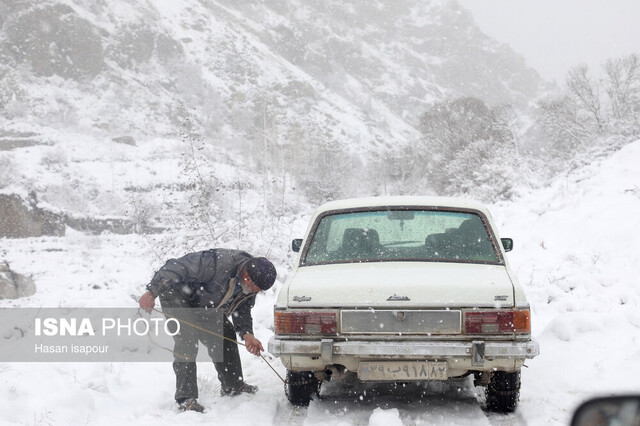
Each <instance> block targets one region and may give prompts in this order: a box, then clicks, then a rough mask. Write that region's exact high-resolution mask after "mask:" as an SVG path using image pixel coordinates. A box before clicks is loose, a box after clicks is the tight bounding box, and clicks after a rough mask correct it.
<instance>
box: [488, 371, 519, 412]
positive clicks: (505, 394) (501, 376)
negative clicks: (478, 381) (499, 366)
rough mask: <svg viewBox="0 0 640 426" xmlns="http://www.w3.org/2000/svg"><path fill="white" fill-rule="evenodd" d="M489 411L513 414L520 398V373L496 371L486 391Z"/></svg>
mask: <svg viewBox="0 0 640 426" xmlns="http://www.w3.org/2000/svg"><path fill="white" fill-rule="evenodd" d="M486 396H487V409H488V410H489V411H495V412H498V413H512V412H514V411H515V410H516V406H517V405H518V398H519V396H520V371H514V372H507V371H494V372H493V374H492V375H491V379H490V380H489V384H488V385H487V389H486Z"/></svg>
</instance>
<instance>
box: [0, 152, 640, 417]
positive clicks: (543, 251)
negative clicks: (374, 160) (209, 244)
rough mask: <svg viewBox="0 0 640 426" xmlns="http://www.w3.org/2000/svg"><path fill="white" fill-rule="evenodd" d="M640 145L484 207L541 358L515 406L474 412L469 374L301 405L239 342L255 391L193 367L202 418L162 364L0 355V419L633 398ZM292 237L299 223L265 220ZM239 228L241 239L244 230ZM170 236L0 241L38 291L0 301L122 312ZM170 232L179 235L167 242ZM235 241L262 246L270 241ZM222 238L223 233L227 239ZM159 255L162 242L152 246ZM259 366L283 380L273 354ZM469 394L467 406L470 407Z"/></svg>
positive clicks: (266, 317) (430, 408)
mask: <svg viewBox="0 0 640 426" xmlns="http://www.w3.org/2000/svg"><path fill="white" fill-rule="evenodd" d="M638 164H640V141H637V142H635V143H633V144H630V145H628V146H626V147H625V148H623V149H622V150H621V151H619V152H618V153H616V154H615V155H613V156H612V157H610V158H608V159H606V160H602V161H601V162H599V163H597V164H592V165H591V166H589V167H587V168H584V169H580V170H578V171H576V172H574V173H573V174H570V175H567V176H564V177H562V178H559V179H557V180H556V181H554V182H553V184H552V185H549V186H548V187H545V188H543V189H537V190H531V191H529V192H528V193H526V194H524V195H522V196H521V197H520V198H519V199H518V200H517V201H515V202H504V203H500V204H497V205H494V206H491V211H492V213H493V215H494V217H495V218H496V220H497V222H498V226H499V230H500V232H501V235H502V236H503V237H507V236H508V237H512V238H514V240H515V249H514V251H513V252H511V253H509V255H508V257H509V261H510V262H511V266H512V267H513V268H514V269H515V271H516V272H517V274H518V276H519V278H520V280H521V282H522V284H523V285H524V287H525V290H526V292H527V295H528V298H529V301H530V303H531V306H532V311H533V334H534V336H535V338H536V339H538V341H539V342H540V346H541V354H540V356H539V357H537V358H535V359H533V360H530V361H529V362H528V363H527V364H528V368H526V369H524V370H523V376H522V391H521V397H520V405H519V408H518V411H517V412H516V413H515V414H514V415H510V416H498V415H493V414H491V415H487V414H486V413H485V412H484V411H483V410H482V397H481V396H480V393H481V391H482V388H474V387H473V386H472V384H471V383H470V381H469V380H462V381H459V382H452V383H432V384H429V385H426V386H415V387H408V388H404V389H400V390H398V389H388V388H385V387H367V388H364V389H362V388H359V389H356V390H357V391H358V392H356V393H355V394H351V393H349V392H347V391H346V389H342V388H339V387H336V386H335V385H334V386H329V387H327V389H326V390H325V391H324V392H325V398H324V399H322V400H314V401H312V402H311V404H310V406H309V408H306V409H296V410H294V409H292V408H291V407H290V406H289V404H288V402H287V400H286V398H285V395H284V392H283V385H282V382H281V381H280V379H279V378H278V377H277V376H276V375H275V374H274V373H273V372H272V371H271V370H270V369H269V368H268V366H267V365H266V364H265V363H264V361H262V360H261V359H260V358H257V357H254V356H252V355H250V354H249V353H248V352H246V351H244V350H242V351H241V354H242V360H243V365H244V372H245V378H246V380H247V382H249V383H252V384H257V385H258V386H259V387H260V390H259V391H258V393H257V394H255V395H252V396H249V395H242V396H239V397H235V398H231V397H225V398H223V397H220V396H219V395H218V394H219V383H218V381H217V379H216V373H215V370H214V369H213V366H212V365H211V364H209V363H201V364H199V366H198V376H199V387H200V402H201V403H203V404H204V405H205V406H206V407H207V410H206V412H205V413H203V414H197V413H179V412H178V411H177V409H176V406H175V404H174V402H173V392H174V376H173V371H172V369H171V365H170V364H169V363H0V423H2V424H34V425H49V424H51V425H53V424H74V425H75V424H90V425H100V424H105V425H107V424H108V425H112V424H135V425H154V426H158V425H173V424H176V423H178V424H185V423H194V424H233V425H280V424H304V425H308V426H311V425H327V424H331V425H355V424H358V425H385V426H391V425H402V424H419V425H432V424H457V425H468V424H480V425H482V424H528V425H549V424H552V425H555V424H557V425H566V424H568V422H569V420H570V416H571V412H572V410H573V409H574V408H575V407H576V406H577V405H578V404H579V403H580V402H581V401H583V400H584V399H586V398H588V397H590V396H594V395H602V394H611V393H623V392H640V381H639V380H638V377H640V309H639V306H640V282H639V281H640V279H639V278H638V277H639V276H640V267H639V265H640V238H639V234H638V229H640V171H639V169H638V166H637V165H638ZM277 226H279V227H281V231H282V233H283V234H286V235H287V236H288V235H292V237H295V236H301V234H302V232H303V231H304V227H305V226H306V223H304V220H302V221H301V220H283V221H281V222H279V223H278V225H277ZM252 230H253V229H252V228H250V227H247V229H245V230H244V234H245V235H246V234H249V233H250V232H252ZM170 237H172V236H171V235H165V236H161V237H159V236H156V237H143V236H138V235H126V236H119V235H102V236H88V235H83V234H80V233H77V232H72V231H71V232H69V233H68V235H67V236H66V237H64V238H53V237H46V238H44V237H43V238H30V239H21V240H15V239H0V257H1V258H3V259H5V260H7V261H8V262H9V263H10V264H11V266H12V268H13V269H14V270H15V271H17V272H20V273H23V274H29V275H32V276H33V278H34V280H35V281H36V285H37V287H38V292H37V293H36V294H35V295H34V296H32V297H30V298H27V299H18V300H3V301H0V307H2V308H4V307H38V306H44V307H57V306H65V307H116V306H117V307H132V306H135V302H134V300H133V299H132V297H131V296H132V295H140V294H141V293H142V292H143V291H144V285H145V284H146V283H147V282H148V280H149V279H150V278H151V276H152V274H153V271H154V269H155V268H157V267H158V266H159V264H160V260H159V259H158V256H157V255H156V253H157V251H158V250H157V249H158V246H159V245H161V244H163V242H166V241H167V239H168V238H170ZM175 237H176V238H178V237H180V236H175ZM235 244H237V245H239V246H241V248H243V249H247V250H249V251H254V253H256V254H265V250H266V248H267V246H269V244H266V245H265V244H264V243H255V244H254V245H253V246H251V244H249V246H247V244H246V243H242V242H240V241H239V240H238V241H235ZM278 244H280V245H282V247H271V248H270V254H271V257H272V258H273V259H274V260H275V261H276V263H277V267H278V271H279V274H280V277H279V282H278V283H277V285H276V286H275V288H274V289H273V290H271V291H269V292H267V293H266V294H264V295H261V296H260V297H259V298H258V302H257V306H256V308H255V309H254V318H255V322H256V327H255V331H256V335H257V337H258V338H259V339H261V340H262V341H263V343H265V346H266V341H267V340H268V339H269V337H270V335H271V334H272V325H273V320H272V305H273V302H274V300H275V295H276V291H277V290H278V289H279V288H280V286H281V282H282V281H283V279H284V277H285V276H286V273H287V270H288V269H289V268H290V266H291V262H292V260H293V256H292V255H291V254H290V253H288V252H287V247H286V245H285V244H284V243H282V244H281V243H278ZM228 245H229V246H233V245H234V241H233V240H230V241H229V244H228ZM161 251H162V250H161ZM266 357H267V358H268V359H270V362H272V364H273V365H274V366H275V368H276V369H277V370H278V371H279V372H280V374H281V375H283V374H284V368H283V367H282V365H281V364H280V363H279V361H277V360H274V359H272V358H271V357H269V356H268V355H267V356H266ZM479 401H480V402H479Z"/></svg>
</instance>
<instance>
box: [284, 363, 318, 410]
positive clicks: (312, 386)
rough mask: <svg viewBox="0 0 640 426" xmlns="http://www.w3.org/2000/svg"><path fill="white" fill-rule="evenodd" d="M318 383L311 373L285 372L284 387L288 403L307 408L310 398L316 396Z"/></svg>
mask: <svg viewBox="0 0 640 426" xmlns="http://www.w3.org/2000/svg"><path fill="white" fill-rule="evenodd" d="M319 388H320V383H319V382H318V379H316V376H315V375H314V374H313V372H311V371H291V370H287V382H286V383H285V385H284V390H285V394H286V395H287V399H288V400H289V402H290V403H291V404H293V405H296V406H307V405H309V401H311V396H312V395H313V394H317V393H318V391H319Z"/></svg>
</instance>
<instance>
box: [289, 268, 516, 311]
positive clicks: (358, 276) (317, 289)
mask: <svg viewBox="0 0 640 426" xmlns="http://www.w3.org/2000/svg"><path fill="white" fill-rule="evenodd" d="M285 288H286V291H284V292H283V294H286V295H287V302H286V304H287V306H288V307H290V308H306V307H317V308H321V307H328V308H331V307H336V306H339V307H360V308H362V307H367V308H368V307H374V308H395V307H403V308H447V307H491V308H495V307H511V306H513V305H514V300H513V294H514V291H513V284H512V283H511V280H510V279H509V276H508V274H507V273H506V272H505V267H504V266H503V265H484V264H468V263H467V264H465V263H445V262H371V263H348V264H334V265H316V266H304V267H300V268H298V269H297V270H296V272H295V274H294V275H293V276H291V277H290V279H289V281H288V285H287V286H285ZM394 296H397V297H394ZM389 298H391V300H388V299H389ZM400 298H406V299H408V300H397V299H400Z"/></svg>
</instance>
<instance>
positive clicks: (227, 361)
mask: <svg viewBox="0 0 640 426" xmlns="http://www.w3.org/2000/svg"><path fill="white" fill-rule="evenodd" d="M160 305H161V306H162V309H163V311H164V312H166V313H167V314H171V310H172V309H175V308H178V309H193V308H194V306H193V305H192V304H191V303H190V302H189V300H187V299H186V298H185V297H184V296H183V295H182V294H180V293H179V292H176V291H174V290H170V291H167V292H165V293H161V294H160ZM198 311H201V308H200V309H198ZM182 312H185V311H182ZM190 318H191V320H192V321H194V323H195V324H197V325H198V326H199V327H202V328H204V329H207V323H206V322H204V321H202V320H199V319H198V318H195V317H190ZM189 322H191V321H189ZM223 329H224V333H223V334H224V337H226V338H227V339H231V340H234V341H235V340H236V333H235V331H234V328H233V324H231V322H230V321H229V319H228V318H226V317H224V320H223ZM173 339H174V342H175V344H174V347H173V352H174V356H173V359H174V361H173V371H174V372H175V374H176V394H175V399H176V400H183V399H186V398H197V397H198V383H197V372H196V363H195V359H196V355H197V354H198V341H200V342H202V344H203V345H204V346H205V347H206V348H207V350H208V352H209V356H211V358H212V359H215V348H216V346H217V345H220V344H221V343H222V345H223V360H222V361H219V362H214V363H213V365H214V366H215V368H216V371H217V372H218V380H220V384H221V385H222V388H223V389H225V388H227V389H229V388H231V389H233V388H236V387H238V386H239V385H240V384H242V382H243V380H242V364H241V362H240V354H239V353H238V345H237V344H236V343H234V342H232V341H229V340H227V339H222V338H221V337H219V336H215V335H212V334H210V333H207V332H205V331H202V330H198V329H196V328H194V327H191V326H189V325H187V324H183V323H181V327H180V333H178V334H176V335H175V336H173ZM218 347H219V346H218Z"/></svg>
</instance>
